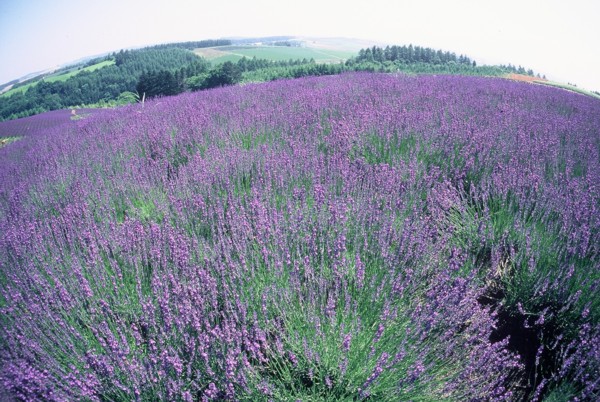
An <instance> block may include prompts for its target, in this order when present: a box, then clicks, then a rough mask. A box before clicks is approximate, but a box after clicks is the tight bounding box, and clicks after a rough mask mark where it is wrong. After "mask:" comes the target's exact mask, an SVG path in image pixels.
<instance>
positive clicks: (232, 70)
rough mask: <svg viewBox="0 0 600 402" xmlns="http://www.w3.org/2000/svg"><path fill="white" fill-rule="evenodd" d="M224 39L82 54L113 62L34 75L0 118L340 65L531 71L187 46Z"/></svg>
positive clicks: (3, 100)
mask: <svg viewBox="0 0 600 402" xmlns="http://www.w3.org/2000/svg"><path fill="white" fill-rule="evenodd" d="M230 44H231V41H229V40H204V41H196V42H183V43H173V44H163V45H157V46H151V47H147V48H143V49H137V50H121V51H119V52H115V53H112V54H109V55H107V56H104V57H102V58H96V59H92V60H89V61H88V62H87V63H85V66H90V65H94V64H96V63H99V62H102V61H105V60H112V61H114V64H112V65H108V66H105V67H102V68H99V69H97V70H95V71H80V72H79V73H77V74H75V75H73V76H72V77H70V78H68V79H66V80H65V81H55V82H48V81H45V80H44V79H43V78H41V79H40V78H37V79H36V80H37V81H38V82H37V84H36V85H32V86H30V87H29V88H28V89H27V90H26V91H24V92H17V93H14V94H11V95H5V96H0V121H2V120H10V119H15V118H19V117H25V116H30V115H33V114H37V113H42V112H45V111H49V110H56V109H63V108H71V107H79V106H88V107H102V106H118V105H122V104H127V103H132V102H136V101H141V100H142V99H147V98H153V97H157V96H171V95H177V94H179V93H182V92H185V91H197V90H204V89H209V88H214V87H219V86H226V85H234V84H237V83H240V82H261V81H272V80H276V79H283V78H300V77H305V76H319V75H333V74H340V73H343V72H345V71H371V72H388V73H389V72H404V73H408V74H461V75H486V76H500V75H504V74H507V73H511V72H513V73H520V74H529V75H534V72H533V71H532V70H525V69H524V68H523V67H518V68H517V67H514V66H511V65H508V66H503V65H501V66H478V65H477V64H476V62H475V61H473V60H471V59H470V58H469V57H467V56H465V55H459V56H457V55H456V54H455V53H451V52H448V51H442V50H434V49H431V48H424V47H420V46H413V45H408V46H387V47H385V48H381V47H377V46H373V47H371V48H365V49H361V50H360V51H359V52H358V54H357V55H356V56H355V57H352V58H350V59H348V60H347V61H346V62H345V63H339V64H319V63H316V62H315V61H314V60H313V59H310V60H307V59H302V60H287V61H273V60H267V59H257V58H252V59H249V58H242V59H240V60H238V61H237V62H231V61H227V62H224V63H222V64H218V65H215V66H213V65H211V64H210V63H209V62H208V61H206V60H205V59H203V58H201V57H199V56H198V55H196V54H194V53H193V52H192V51H191V50H193V49H196V48H201V47H213V46H225V45H230ZM80 67H81V66H80ZM71 68H72V67H71ZM65 71H68V70H65ZM29 83H31V81H25V82H22V83H19V84H17V85H15V88H18V87H19V86H23V85H27V84H29Z"/></svg>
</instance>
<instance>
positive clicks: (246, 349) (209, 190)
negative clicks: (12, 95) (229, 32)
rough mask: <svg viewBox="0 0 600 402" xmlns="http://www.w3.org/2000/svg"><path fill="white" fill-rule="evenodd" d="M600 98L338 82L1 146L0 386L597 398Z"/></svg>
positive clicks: (193, 102)
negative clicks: (599, 99)
mask: <svg viewBox="0 0 600 402" xmlns="http://www.w3.org/2000/svg"><path fill="white" fill-rule="evenodd" d="M599 184H600V102H599V101H598V100H596V99H593V98H589V97H585V96H582V95H579V94H574V93H570V92H567V91H563V90H560V89H555V88H549V87H543V86H537V85H532V84H526V83H519V82H512V81H508V80H503V79H499V78H497V79H494V78H474V77H459V76H419V77H407V76H393V75H384V74H368V73H365V74H345V75H341V76H330V77H320V78H305V79H298V80H290V81H277V82H272V83H266V84H250V85H245V86H241V87H228V88H221V89H215V90H211V91H203V92H197V93H191V94H184V95H181V96H178V97H171V98H162V99H158V100H154V101H150V102H146V103H145V105H144V106H143V107H142V105H132V106H127V107H123V108H119V109H116V110H113V111H106V112H103V113H101V114H97V115H91V116H89V117H87V118H85V119H82V120H79V121H74V122H72V124H69V125H62V126H60V127H58V128H56V129H49V130H48V131H45V132H44V135H35V136H28V135H25V136H24V137H23V138H22V139H21V140H19V141H15V142H13V143H10V144H8V145H7V146H4V147H2V148H0V312H1V313H0V363H1V367H0V381H1V384H2V385H0V387H2V386H3V387H4V388H5V389H6V390H7V392H8V393H9V394H10V395H14V396H15V397H16V398H18V399H19V400H34V401H42V400H43V401H75V400H82V401H134V400H135V401H155V400H169V401H211V400H240V401H268V400H272V401H298V400H299V401H344V400H347V401H363V400H364V401H366V400H368V401H408V400H411V401H440V400H450V401H488V400H494V401H495V400H509V401H519V400H547V401H565V400H590V401H591V400H597V399H598V398H600V254H599V251H600V250H599V248H600V232H599V229H600V211H599V208H600V187H599Z"/></svg>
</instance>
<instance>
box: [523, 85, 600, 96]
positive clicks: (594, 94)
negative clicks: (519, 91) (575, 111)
mask: <svg viewBox="0 0 600 402" xmlns="http://www.w3.org/2000/svg"><path fill="white" fill-rule="evenodd" d="M535 83H536V84H542V85H549V86H551V87H556V88H562V89H566V90H568V91H573V92H577V93H580V94H582V95H587V96H591V97H592V98H596V99H600V95H598V94H596V93H594V92H590V91H587V90H585V89H581V88H578V87H575V86H573V85H569V84H561V83H560V82H554V81H535Z"/></svg>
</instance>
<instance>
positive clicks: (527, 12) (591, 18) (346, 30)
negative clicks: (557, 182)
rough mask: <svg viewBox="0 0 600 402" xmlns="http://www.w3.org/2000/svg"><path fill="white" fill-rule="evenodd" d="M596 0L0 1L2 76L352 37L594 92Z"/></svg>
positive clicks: (599, 83)
mask: <svg viewBox="0 0 600 402" xmlns="http://www.w3.org/2000/svg"><path fill="white" fill-rule="evenodd" d="M599 21H600V0H568V1H567V0H544V1H533V0H502V1H488V0H439V1H436V0H415V1H412V0H406V1H404V0H396V1H392V0H368V1H365V0H362V1H349V0H347V1H338V0H302V1H285V0H260V1H243V0H222V1H219V0H211V1H204V0H196V1H185V0H169V1H158V0H0V60H1V62H0V83H3V82H7V81H10V80H12V79H15V78H18V77H21V76H23V75H25V74H28V73H31V72H34V71H38V70H43V69H46V68H49V67H53V66H55V65H58V64H62V63H65V62H69V61H73V60H76V59H79V58H82V57H85V56H90V55H95V54H99V53H104V52H109V51H114V50H119V49H121V48H127V47H133V46H139V45H147V44H156V43H165V42H174V41H188V40H201V39H213V38H220V37H228V36H268V35H298V36H325V37H350V38H361V39H371V40H377V41H381V42H384V43H389V44H398V45H403V44H409V43H412V44H414V45H420V46H425V47H433V48H435V49H442V50H449V51H453V52H456V53H457V54H460V53H464V54H466V55H468V56H469V57H471V58H472V59H475V60H477V62H479V63H480V64H482V63H486V64H489V63H502V64H508V63H511V64H513V65H522V66H524V67H526V68H531V69H533V70H534V71H536V72H540V73H542V74H546V76H547V77H548V78H550V79H555V80H558V81H562V82H571V83H575V84H577V85H578V86H581V87H584V88H587V89H591V90H597V91H600V45H599V43H600V22H599Z"/></svg>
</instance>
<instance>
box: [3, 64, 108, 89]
mask: <svg viewBox="0 0 600 402" xmlns="http://www.w3.org/2000/svg"><path fill="white" fill-rule="evenodd" d="M113 64H115V61H114V60H105V61H101V62H100V63H96V64H92V65H91V66H88V67H84V68H81V69H77V68H76V69H72V70H70V71H66V72H64V71H61V72H60V73H56V74H51V75H49V76H47V77H45V78H44V80H45V81H46V82H57V81H66V80H68V79H69V78H71V77H73V76H74V75H77V74H79V73H80V72H82V71H90V72H91V71H95V70H98V69H100V68H102V67H106V66H111V65H113ZM38 82H39V81H34V82H31V83H29V84H26V85H23V86H21V87H17V88H12V89H10V90H9V91H6V92H5V93H3V94H2V95H0V96H10V95H12V94H15V93H17V92H25V91H27V90H28V89H29V88H30V87H32V86H34V85H36V84H37V83H38Z"/></svg>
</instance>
